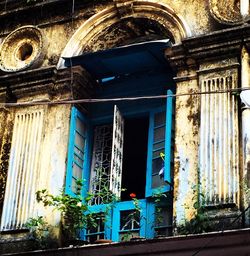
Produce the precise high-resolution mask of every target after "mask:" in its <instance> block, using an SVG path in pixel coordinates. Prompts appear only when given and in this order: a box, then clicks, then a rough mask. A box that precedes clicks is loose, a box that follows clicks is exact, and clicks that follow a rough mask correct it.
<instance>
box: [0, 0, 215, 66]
mask: <svg viewBox="0 0 250 256" xmlns="http://www.w3.org/2000/svg"><path fill="white" fill-rule="evenodd" d="M135 2H138V3H140V1H135ZM148 2H152V3H157V4H162V6H163V7H162V8H164V6H165V5H166V6H168V7H169V8H170V9H171V12H172V13H175V14H176V15H177V16H179V17H180V18H181V19H182V20H183V21H184V22H185V23H186V24H187V27H189V28H190V30H191V35H192V36H196V35H201V34H204V33H207V32H211V31H214V30H216V29H218V28H219V27H220V26H217V25H216V24H218V23H217V22H216V21H214V19H213V18H212V17H211V14H210V10H209V5H208V1H205V0H200V1H194V0H185V1H183V0H175V1H170V0H162V1H148ZM141 3H146V1H141ZM113 6H114V3H112V2H109V1H108V2H104V3H100V4H95V3H93V4H86V5H85V8H84V6H80V7H79V6H76V7H75V9H74V13H73V14H72V13H71V12H72V10H71V8H72V6H71V5H70V4H69V3H67V4H65V5H64V6H63V7H62V6H60V10H58V9H57V10H56V12H53V13H54V15H52V16H51V14H50V13H49V12H51V11H52V9H50V8H52V7H50V8H49V7H48V10H47V11H45V10H46V6H44V7H43V9H34V16H32V15H30V13H29V15H23V16H21V18H18V17H15V19H13V20H12V22H8V23H9V24H8V26H7V27H2V30H1V29H0V42H1V41H2V40H3V39H4V38H5V37H6V36H7V35H8V34H9V33H10V32H12V31H14V30H15V29H17V28H19V27H21V26H24V25H30V24H32V25H35V26H37V27H38V28H40V29H41V31H42V33H43V35H44V40H45V41H46V43H47V44H48V45H47V47H46V49H45V50H44V53H45V54H46V56H45V58H44V62H43V64H42V66H49V65H55V64H56V63H57V61H58V57H59V56H60V55H61V53H62V51H63V49H64V47H65V46H66V44H67V42H68V41H69V40H70V38H71V37H72V35H73V34H74V32H75V31H76V30H77V29H78V28H79V27H80V26H81V25H83V24H84V22H86V21H87V20H89V19H93V22H94V20H95V19H96V18H95V16H94V15H97V17H98V15H99V13H100V12H101V11H103V10H104V9H109V8H111V7H113ZM30 11H33V10H32V5H31V8H30ZM53 11H54V10H53ZM148 11H150V10H148V9H145V12H148ZM153 13H154V10H152V19H156V20H157V18H156V17H157V14H156V16H155V17H154V16H153ZM24 14H28V12H25V13H24ZM105 15H106V16H107V14H105ZM116 16H117V17H116V19H117V22H118V21H119V19H120V17H119V16H120V14H119V12H118V11H117V14H116ZM148 17H149V16H148ZM0 19H1V12H0ZM2 19H3V22H4V17H2ZM6 19H7V17H6ZM159 21H160V20H159ZM165 22H166V23H167V22H168V21H167V20H166V21H165ZM109 25H111V24H108V23H107V24H105V26H106V27H105V28H104V29H106V28H107V27H108V26H109ZM100 29H101V28H100ZM100 32H101V30H100ZM85 43H86V42H85ZM92 43H95V44H96V43H98V42H95V41H93V42H92ZM113 45H115V44H113ZM108 47H110V46H109V44H107V46H106V47H102V48H108ZM85 49H86V50H89V49H88V47H87V48H85ZM92 50H93V47H92ZM10 54H13V53H12V52H10Z"/></svg>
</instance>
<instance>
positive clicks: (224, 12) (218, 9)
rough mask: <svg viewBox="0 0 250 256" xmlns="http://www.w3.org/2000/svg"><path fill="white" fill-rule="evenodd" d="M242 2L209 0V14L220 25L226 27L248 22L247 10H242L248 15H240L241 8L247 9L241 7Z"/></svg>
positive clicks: (238, 0) (236, 0)
mask: <svg viewBox="0 0 250 256" xmlns="http://www.w3.org/2000/svg"><path fill="white" fill-rule="evenodd" d="M242 2H243V1H242ZM242 2H241V1H240V0H209V6H210V12H211V14H212V16H213V17H214V18H215V19H216V20H217V21H219V22H220V23H223V24H227V25H237V24H241V23H243V22H246V21H247V20H249V12H248V10H244V12H246V13H248V14H246V15H242V14H241V8H243V9H244V8H247V7H244V6H241V5H242V4H243V3H242Z"/></svg>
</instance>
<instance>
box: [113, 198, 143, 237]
mask: <svg viewBox="0 0 250 256" xmlns="http://www.w3.org/2000/svg"><path fill="white" fill-rule="evenodd" d="M139 205H140V208H141V216H140V230H139V234H140V236H141V237H146V227H147V222H146V200H145V199H140V200H139ZM134 209H135V205H134V203H133V201H124V202H117V203H116V204H115V207H114V209H113V220H112V241H114V242H119V240H120V239H119V234H120V231H121V227H120V218H121V211H127V210H134Z"/></svg>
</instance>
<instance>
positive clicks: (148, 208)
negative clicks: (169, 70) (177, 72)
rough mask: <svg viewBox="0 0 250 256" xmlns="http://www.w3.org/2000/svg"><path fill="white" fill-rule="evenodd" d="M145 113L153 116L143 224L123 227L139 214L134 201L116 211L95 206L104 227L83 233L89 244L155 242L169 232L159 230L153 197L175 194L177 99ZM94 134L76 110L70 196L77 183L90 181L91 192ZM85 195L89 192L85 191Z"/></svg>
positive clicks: (68, 179)
mask: <svg viewBox="0 0 250 256" xmlns="http://www.w3.org/2000/svg"><path fill="white" fill-rule="evenodd" d="M167 94H168V95H172V91H171V90H168V91H167ZM145 111H146V112H147V113H148V114H147V115H148V116H149V130H148V155H147V168H146V170H145V172H146V190H145V199H140V200H139V201H140V206H141V216H140V219H139V224H137V226H136V224H135V223H136V222H134V224H135V225H134V226H133V225H132V226H131V225H130V226H129V225H128V228H127V229H126V228H124V227H123V226H124V225H125V224H126V223H124V222H123V219H124V218H129V216H130V217H131V216H132V215H133V212H134V210H135V206H134V204H133V201H124V202H116V204H115V206H112V207H110V205H108V204H100V205H93V206H90V208H89V209H90V212H91V213H92V214H96V216H97V218H99V220H98V221H99V222H100V223H99V225H98V227H97V228H96V229H89V230H83V231H82V233H81V236H82V237H83V238H84V239H86V240H91V241H92V240H93V239H94V238H105V239H112V240H113V241H121V240H122V239H123V238H124V237H125V236H129V235H130V234H134V235H135V234H138V235H139V236H142V237H146V238H153V237H154V236H155V233H156V229H158V230H160V229H162V230H163V229H164V228H168V227H161V226H158V227H157V226H156V225H157V223H156V221H155V213H156V210H155V209H156V208H155V207H156V206H155V204H154V202H153V200H152V196H153V195H154V193H159V192H168V191H170V190H171V182H172V180H171V179H172V175H171V165H172V164H173V163H172V154H173V129H172V127H173V125H172V123H173V122H172V120H173V99H172V97H168V98H167V100H166V105H165V107H160V108H159V107H158V108H153V109H149V110H145ZM125 114H126V113H125ZM144 115H145V112H144ZM125 117H126V115H125ZM93 121H95V120H93ZM91 134H93V131H92V126H91V125H90V122H89V120H88V119H87V118H86V116H84V115H83V114H82V113H81V112H80V111H79V110H78V109H77V108H76V107H72V113H71V121H70V138H69V148H68V164H67V174H66V189H65V191H66V193H68V194H72V195H73V194H74V186H75V185H76V184H75V181H76V180H77V179H84V180H86V189H88V186H89V179H90V169H91V156H90V152H91V150H92V149H91V143H90V142H91V140H93V138H92V137H93V136H92V135H91ZM125 153H126V152H125ZM161 153H162V154H161ZM163 155H164V157H163ZM83 193H85V192H84V191H83ZM107 210H108V211H109V213H108V214H106V213H107ZM103 215H105V216H108V217H105V221H104V223H103V219H102V216H103ZM111 227H112V229H111Z"/></svg>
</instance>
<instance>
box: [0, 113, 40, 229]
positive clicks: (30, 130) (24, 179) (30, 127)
mask: <svg viewBox="0 0 250 256" xmlns="http://www.w3.org/2000/svg"><path fill="white" fill-rule="evenodd" d="M42 127H43V112H42V111H29V112H25V113H24V112H19V113H17V114H16V116H15V123H14V128H13V138H12V146H11V152H10V160H9V161H10V162H9V169H8V177H7V185H6V192H5V199H4V206H3V213H2V221H1V230H13V229H20V228H22V227H23V226H24V224H25V223H26V221H27V220H28V218H30V217H32V216H34V214H35V207H34V206H35V202H36V200H35V192H36V190H37V181H38V179H39V172H40V168H39V154H40V152H41V151H40V148H41V140H42Z"/></svg>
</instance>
